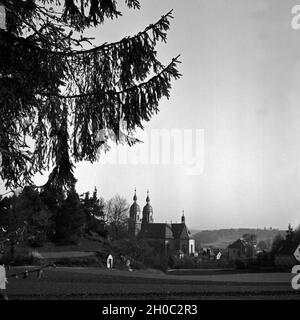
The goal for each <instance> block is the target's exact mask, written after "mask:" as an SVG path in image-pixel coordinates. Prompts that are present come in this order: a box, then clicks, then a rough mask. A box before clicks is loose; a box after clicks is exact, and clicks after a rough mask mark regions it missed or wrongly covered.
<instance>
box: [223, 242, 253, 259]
mask: <svg viewBox="0 0 300 320" xmlns="http://www.w3.org/2000/svg"><path fill="white" fill-rule="evenodd" d="M254 256H255V248H254V246H253V245H251V244H250V243H249V242H247V241H245V240H244V239H238V240H236V241H235V242H233V243H232V244H230V245H229V246H228V260H229V261H236V260H246V259H253V258H254Z"/></svg>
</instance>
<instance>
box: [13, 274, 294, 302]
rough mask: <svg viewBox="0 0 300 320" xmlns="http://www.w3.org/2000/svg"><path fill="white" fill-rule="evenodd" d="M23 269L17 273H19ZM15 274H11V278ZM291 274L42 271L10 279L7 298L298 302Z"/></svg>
mask: <svg viewBox="0 0 300 320" xmlns="http://www.w3.org/2000/svg"><path fill="white" fill-rule="evenodd" d="M20 270H22V269H18V271H20ZM15 271H16V269H14V270H10V273H14V272H15ZM291 278H292V275H291V274H288V273H266V274H262V273H260V274H227V273H218V274H215V273H214V272H211V273H210V274H207V272H206V273H205V274H203V275H201V274H195V275H191V274H189V275H172V274H168V275H166V274H162V273H154V272H138V271H134V272H128V271H119V270H103V269H98V268H56V269H51V270H46V271H45V272H44V275H43V277H42V279H41V280H37V279H36V275H33V274H31V275H30V277H29V278H27V279H22V278H20V279H15V278H9V285H8V295H9V298H10V299H18V300H23V299H26V300H28V299H34V300H37V299H43V300H45V299H50V300H51V299H52V300H53V299H54V300H56V299H59V300H64V299H76V300H82V299H87V300H95V299H96V300H99V299H109V300H111V299H180V300H188V299H199V300H200V299H226V300H227V299H247V300H249V299H297V300H298V299H299V300H300V292H299V291H298V292H297V291H294V290H293V289H292V288H291V282H290V281H291Z"/></svg>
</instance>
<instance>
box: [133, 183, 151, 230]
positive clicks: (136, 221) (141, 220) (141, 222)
mask: <svg viewBox="0 0 300 320" xmlns="http://www.w3.org/2000/svg"><path fill="white" fill-rule="evenodd" d="M142 214H143V215H142V216H141V208H140V206H139V205H138V203H137V195H136V189H135V190H134V196H133V204H132V205H131V207H130V210H129V222H128V231H129V234H130V235H131V236H137V235H138V234H139V232H140V231H141V228H142V226H145V225H146V224H148V223H153V221H154V220H153V208H152V206H151V205H150V197H149V190H148V191H147V197H146V205H145V206H144V208H143V213H142Z"/></svg>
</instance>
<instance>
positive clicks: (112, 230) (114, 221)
mask: <svg viewBox="0 0 300 320" xmlns="http://www.w3.org/2000/svg"><path fill="white" fill-rule="evenodd" d="M128 210H129V204H128V202H127V200H126V199H125V198H122V197H121V196H120V195H116V196H114V197H113V198H111V199H110V200H108V201H107V203H106V219H107V223H108V226H109V234H110V236H111V237H112V238H113V239H120V238H124V237H126V234H127V222H128Z"/></svg>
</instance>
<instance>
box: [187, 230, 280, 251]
mask: <svg viewBox="0 0 300 320" xmlns="http://www.w3.org/2000/svg"><path fill="white" fill-rule="evenodd" d="M246 233H250V234H255V235H256V236H257V240H258V241H261V240H270V241H271V242H272V240H273V239H274V237H275V236H276V235H277V234H281V235H285V231H283V230H277V229H249V228H241V229H220V230H203V231H200V232H197V233H195V234H193V237H194V239H195V240H196V245H200V246H202V247H203V246H208V245H210V246H214V247H218V248H226V247H227V246H228V245H229V244H230V243H232V242H234V241H235V240H237V239H239V238H241V237H242V236H243V235H244V234H246Z"/></svg>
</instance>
